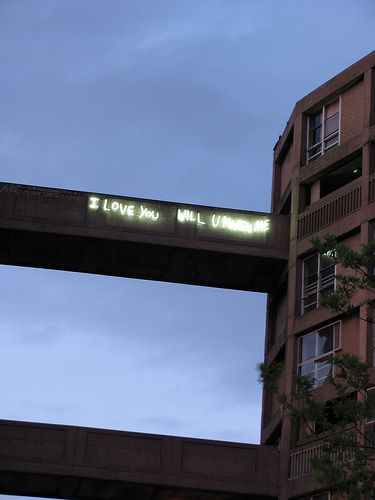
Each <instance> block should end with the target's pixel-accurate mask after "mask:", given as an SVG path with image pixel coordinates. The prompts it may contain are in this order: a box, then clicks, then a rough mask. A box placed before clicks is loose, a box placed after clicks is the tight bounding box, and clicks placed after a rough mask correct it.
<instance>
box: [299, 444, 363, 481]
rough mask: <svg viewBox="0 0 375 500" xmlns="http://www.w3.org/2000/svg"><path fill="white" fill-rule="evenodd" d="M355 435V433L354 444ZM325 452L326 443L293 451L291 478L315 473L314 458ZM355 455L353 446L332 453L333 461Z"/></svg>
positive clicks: (345, 459) (348, 458)
mask: <svg viewBox="0 0 375 500" xmlns="http://www.w3.org/2000/svg"><path fill="white" fill-rule="evenodd" d="M354 442H355V435H354V434H353V444H354ZM324 453H325V451H324V443H320V444H317V445H315V446H310V447H305V448H304V449H302V450H300V451H297V452H294V453H291V455H290V468H289V479H297V478H299V477H302V476H308V475H309V474H312V473H313V466H312V462H313V459H314V458H320V457H322V456H323V454H324ZM353 456H354V452H353V448H351V447H348V448H342V449H338V450H335V451H334V452H332V454H331V460H332V462H333V463H340V462H347V461H349V460H351V459H352V458H353Z"/></svg>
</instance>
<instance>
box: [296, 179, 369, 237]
mask: <svg viewBox="0 0 375 500" xmlns="http://www.w3.org/2000/svg"><path fill="white" fill-rule="evenodd" d="M374 193H375V179H374ZM361 194H362V188H361V179H358V180H356V181H353V182H351V183H350V185H346V186H344V187H343V188H341V189H338V190H337V191H334V192H333V193H331V194H329V195H328V196H325V197H324V198H322V199H321V200H319V201H317V202H316V203H314V204H313V205H311V206H310V207H309V208H308V209H307V210H305V211H304V212H302V213H301V214H300V215H299V216H298V239H299V240H301V239H303V238H306V237H308V236H311V235H312V234H314V233H316V232H318V231H320V230H321V229H324V228H325V227H327V226H329V225H331V224H333V223H335V222H336V221H338V220H340V219H342V218H343V217H346V216H347V215H349V214H351V213H353V212H355V211H357V210H359V209H360V208H361Z"/></svg>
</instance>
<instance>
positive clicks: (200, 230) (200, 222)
mask: <svg viewBox="0 0 375 500" xmlns="http://www.w3.org/2000/svg"><path fill="white" fill-rule="evenodd" d="M88 208H89V210H90V212H98V213H101V214H104V215H106V216H108V217H110V218H111V219H113V218H115V221H116V220H117V221H118V222H117V224H118V223H120V221H119V220H118V218H120V220H122V221H123V222H125V223H131V226H132V227H133V228H134V225H136V226H138V227H139V228H140V229H141V228H142V227H143V225H144V223H147V226H148V227H150V225H151V226H155V229H156V228H157V227H158V226H159V225H160V224H161V225H162V224H165V223H166V222H169V224H171V223H173V224H176V225H177V226H182V225H187V226H194V227H195V229H196V232H197V234H198V235H199V236H202V237H218V236H219V235H220V233H221V234H223V233H224V234H225V233H228V232H229V233H230V234H231V235H232V236H237V237H240V238H247V237H253V238H254V237H262V236H263V237H264V236H265V235H266V233H267V232H268V231H270V229H271V221H270V219H269V218H268V217H267V216H266V215H262V214H256V213H239V212H234V211H232V212H229V211H227V210H225V209H214V208H212V209H210V208H208V207H207V208H205V207H199V210H193V209H191V208H184V207H181V206H180V207H178V206H173V205H172V204H170V203H165V204H161V203H158V202H150V201H136V200H132V201H128V200H125V199H122V200H119V199H112V198H101V197H99V196H90V197H89V203H88ZM115 223H116V222H115ZM173 227H175V226H173Z"/></svg>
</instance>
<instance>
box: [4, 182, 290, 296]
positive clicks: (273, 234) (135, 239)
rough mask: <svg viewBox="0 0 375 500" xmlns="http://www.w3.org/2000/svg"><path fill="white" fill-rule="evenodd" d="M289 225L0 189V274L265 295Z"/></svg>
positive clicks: (128, 201)
mask: <svg viewBox="0 0 375 500" xmlns="http://www.w3.org/2000/svg"><path fill="white" fill-rule="evenodd" d="M288 241H289V217H288V216H283V215H279V216H272V215H271V214H267V213H260V212H245V211H238V210H229V209H223V208H215V207H204V206H198V205H186V204H178V203H169V202H160V201H155V200H142V199H135V198H125V197H123V196H113V195H104V194H97V193H85V192H78V191H68V190H63V189H52V188H44V187H35V186H25V185H18V184H9V183H0V264H9V265H17V266H31V267H42V268H50V269H60V270H65V271H77V272H84V273H94V274H105V275H112V276H124V277H130V278H142V279H150V280H158V281H169V282H176V283H186V284H193V285H203V286H212V287H219V288H228V289H237V290H249V291H256V292H269V291H271V290H272V288H273V286H274V285H275V283H276V282H277V280H278V278H279V276H280V275H281V273H282V271H283V269H284V268H285V264H286V262H287V259H288V244H289V243H288Z"/></svg>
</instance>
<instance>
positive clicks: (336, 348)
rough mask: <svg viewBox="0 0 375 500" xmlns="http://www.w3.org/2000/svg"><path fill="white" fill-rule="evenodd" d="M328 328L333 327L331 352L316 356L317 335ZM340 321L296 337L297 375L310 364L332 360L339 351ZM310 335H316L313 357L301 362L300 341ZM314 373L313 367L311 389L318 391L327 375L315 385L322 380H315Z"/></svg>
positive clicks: (315, 370)
mask: <svg viewBox="0 0 375 500" xmlns="http://www.w3.org/2000/svg"><path fill="white" fill-rule="evenodd" d="M336 325H337V330H336V329H335V326H336ZM330 326H332V327H333V330H332V350H330V351H327V352H325V353H323V354H318V355H317V354H316V351H317V343H318V333H319V332H320V331H321V330H324V329H326V328H329V327H330ZM341 327H342V325H341V321H340V320H339V321H334V322H333V323H328V324H327V325H324V326H321V327H320V328H317V329H315V330H311V331H310V332H307V333H305V334H304V335H300V336H299V337H298V339H297V340H298V348H297V374H298V375H300V369H301V367H302V366H306V365H308V364H311V363H314V365H315V362H316V361H317V362H319V361H322V360H324V359H326V358H330V357H331V358H332V356H333V355H334V354H335V353H336V352H337V351H339V350H340V349H341ZM312 333H315V334H316V337H315V355H314V356H313V357H312V358H309V359H306V360H302V361H300V360H301V346H302V342H301V340H302V339H303V337H306V336H307V335H310V334H312ZM336 342H337V345H336ZM329 364H330V366H331V367H332V363H329ZM316 372H317V368H315V367H314V372H313V373H314V384H313V389H318V388H319V387H322V386H323V385H324V380H325V379H326V378H327V376H328V375H326V376H325V378H324V379H323V383H322V384H320V385H316V381H317V380H322V379H317V378H316V376H315V375H316ZM311 373H312V372H311ZM305 376H308V375H305Z"/></svg>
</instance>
